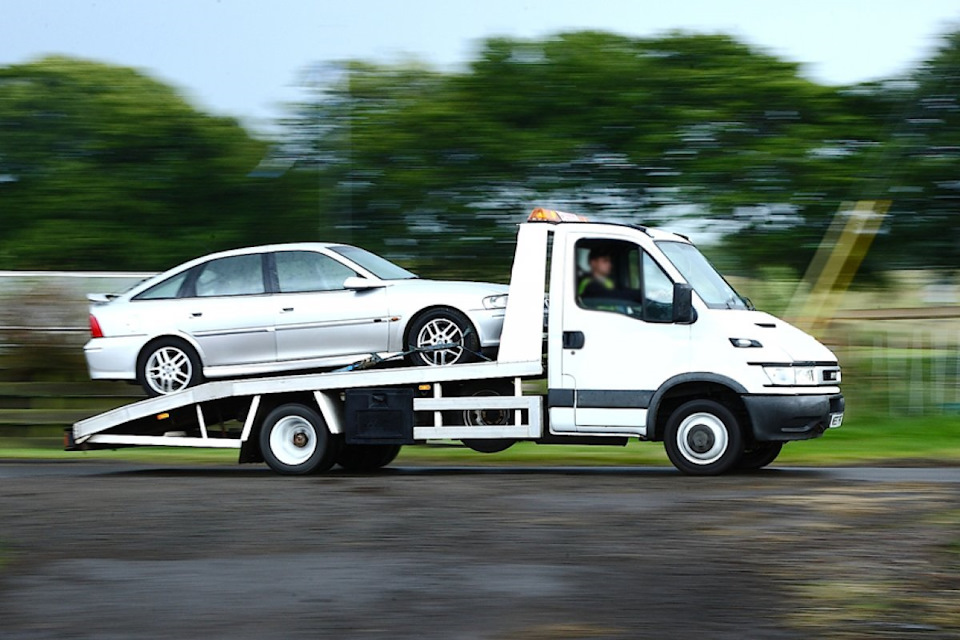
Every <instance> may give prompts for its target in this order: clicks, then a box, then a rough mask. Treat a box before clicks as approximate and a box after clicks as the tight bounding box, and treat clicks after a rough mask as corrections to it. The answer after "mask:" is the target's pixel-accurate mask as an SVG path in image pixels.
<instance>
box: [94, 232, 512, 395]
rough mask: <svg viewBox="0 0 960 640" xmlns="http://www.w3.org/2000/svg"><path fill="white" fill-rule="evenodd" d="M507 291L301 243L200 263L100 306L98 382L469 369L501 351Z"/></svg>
mask: <svg viewBox="0 0 960 640" xmlns="http://www.w3.org/2000/svg"><path fill="white" fill-rule="evenodd" d="M506 293H507V287H506V286H504V285H498V284H487V283H480V282H446V281H435V280H421V279H419V278H417V276H416V275H414V274H413V273H411V272H409V271H407V270H406V269H403V268H401V267H399V266H397V265H395V264H393V263H392V262H390V261H388V260H386V259H384V258H381V257H380V256H377V255H375V254H373V253H370V252H369V251H366V250H364V249H360V248H357V247H351V246H348V245H343V244H325V243H300V244H283V245H272V246H263V247H254V248H249V249H238V250H234V251H225V252H223V253H217V254H213V255H209V256H206V257H203V258H198V259H196V260H193V261H191V262H187V263H185V264H182V265H180V266H179V267H175V268H173V269H171V270H169V271H167V272H165V273H162V274H160V275H158V276H156V277H154V278H150V279H149V280H146V281H144V282H143V283H141V284H139V285H137V286H135V287H134V288H133V289H131V290H129V291H127V292H126V293H124V294H122V295H119V296H90V299H91V300H93V301H94V305H93V306H92V307H91V309H90V331H91V334H92V336H93V337H92V339H91V340H90V341H89V342H88V343H87V344H86V346H85V347H84V353H85V355H86V358H87V364H88V366H89V369H90V377H91V378H94V379H110V380H136V381H137V382H139V383H140V384H141V385H142V386H143V388H144V390H145V391H146V392H147V393H148V394H150V395H154V396H155V395H162V394H167V393H172V392H175V391H179V390H181V389H185V388H187V387H189V386H192V385H195V384H198V383H200V382H201V381H203V380H204V379H208V378H227V377H239V376H247V375H260V374H269V373H274V372H281V371H292V370H302V369H323V368H333V367H338V366H343V365H347V364H350V363H353V362H356V361H357V360H360V359H363V358H365V357H366V356H368V355H370V354H377V355H379V356H381V357H390V356H395V355H398V354H402V353H404V352H410V353H407V355H406V357H407V358H408V360H409V362H410V363H411V364H418V365H446V364H456V363H461V362H468V361H470V360H474V359H477V358H479V357H480V355H479V354H481V352H482V351H484V350H493V349H495V348H496V347H497V345H498V344H499V341H500V331H501V329H502V326H503V316H504V310H505V307H506V301H507V295H506Z"/></svg>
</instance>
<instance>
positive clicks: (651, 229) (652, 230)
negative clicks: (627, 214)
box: [524, 219, 692, 244]
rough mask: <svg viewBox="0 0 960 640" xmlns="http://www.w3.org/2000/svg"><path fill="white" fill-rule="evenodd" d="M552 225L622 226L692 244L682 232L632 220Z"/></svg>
mask: <svg viewBox="0 0 960 640" xmlns="http://www.w3.org/2000/svg"><path fill="white" fill-rule="evenodd" d="M544 222H546V221H528V222H526V223H524V224H544ZM549 224H551V225H557V226H577V227H621V228H627V229H634V230H636V231H641V232H643V233H645V234H646V235H648V236H650V237H651V238H652V239H654V240H669V241H673V242H685V243H687V244H692V243H691V242H690V238H688V237H687V236H685V235H683V234H680V233H673V232H671V231H665V230H663V229H658V228H656V227H648V226H645V225H642V224H636V223H632V222H621V221H618V220H583V219H581V220H557V221H549Z"/></svg>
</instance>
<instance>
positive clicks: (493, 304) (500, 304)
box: [483, 293, 507, 309]
mask: <svg viewBox="0 0 960 640" xmlns="http://www.w3.org/2000/svg"><path fill="white" fill-rule="evenodd" d="M483 308H484V309H506V308H507V294H506V293H500V294H497V295H495V296H487V297H486V298H484V299H483Z"/></svg>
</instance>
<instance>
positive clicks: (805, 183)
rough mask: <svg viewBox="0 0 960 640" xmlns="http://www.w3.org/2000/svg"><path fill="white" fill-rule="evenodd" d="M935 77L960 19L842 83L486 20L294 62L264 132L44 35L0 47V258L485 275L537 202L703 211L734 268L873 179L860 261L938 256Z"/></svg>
mask: <svg viewBox="0 0 960 640" xmlns="http://www.w3.org/2000/svg"><path fill="white" fill-rule="evenodd" d="M958 76H960V34H954V35H952V36H949V37H948V38H945V40H944V43H943V47H942V49H941V50H940V51H939V52H937V53H936V55H935V56H934V58H933V59H931V60H930V61H929V62H928V63H926V64H924V65H922V66H921V67H920V68H918V69H917V70H916V72H915V73H914V74H913V75H912V76H911V77H909V78H901V79H898V80H891V81H887V82H878V83H872V84H865V85H858V86H853V87H828V86H823V85H819V84H817V83H815V82H812V81H810V80H809V79H807V78H805V77H804V76H803V75H802V73H801V72H800V69H799V67H798V66H797V65H796V64H793V63H791V62H787V61H784V60H781V59H779V58H777V57H775V56H772V55H770V54H767V53H765V52H763V51H758V50H755V49H753V48H751V47H748V46H746V45H744V44H742V43H740V42H738V41H737V40H735V39H733V38H730V37H727V36H722V35H690V34H683V33H677V34H670V35H667V36H663V37H657V38H629V37H624V36H619V35H614V34H609V33H599V32H589V31H587V32H576V33H567V34H561V35H559V36H556V37H551V38H545V39H542V40H516V39H507V38H493V39H490V40H487V41H486V42H485V43H483V45H482V47H481V48H480V49H479V51H478V53H477V54H476V56H475V57H474V59H473V60H472V62H471V63H470V64H469V65H468V66H466V67H465V68H463V69H460V70H455V71H437V70H435V69H431V68H428V67H425V66H422V65H416V64H410V63H407V64H402V65H373V64H369V63H365V62H360V61H347V62H341V63H324V64H322V65H317V66H315V67H313V68H311V69H310V70H308V72H307V73H306V74H305V76H304V78H303V88H304V95H305V99H304V100H303V101H302V103H300V104H298V105H293V106H292V108H291V111H290V113H289V116H288V117H287V118H286V120H285V121H284V122H283V123H282V124H283V127H282V133H281V134H280V135H279V136H278V139H277V140H275V141H273V142H272V144H271V143H268V142H266V141H262V140H256V139H254V138H252V137H251V136H250V135H249V134H248V133H247V132H245V131H244V130H243V129H242V128H241V127H240V126H239V125H238V124H237V123H236V122H234V121H233V120H230V119H226V118H218V117H213V116H210V115H207V114H204V113H201V112H199V111H197V110H196V109H194V108H192V107H191V106H190V105H189V104H187V103H186V102H185V101H184V100H183V98H182V97H180V95H179V94H178V93H177V92H176V91H175V90H174V89H172V88H170V87H168V86H166V85H163V84H162V83H159V82H157V81H155V80H153V79H151V78H149V77H146V76H144V75H143V74H141V73H139V72H136V71H133V70H130V69H125V68H118V67H112V66H107V65H102V64H96V63H91V62H84V61H78V60H71V59H64V58H49V59H46V60H41V61H38V62H34V63H29V64H24V65H18V66H12V67H7V68H4V69H0V212H2V213H0V259H2V260H3V262H4V264H7V265H10V266H14V267H35V268H52V267H83V268H98V269H100V268H102V269H107V268H129V269H153V268H160V267H164V266H168V265H170V264H172V263H175V262H176V261H178V260H181V259H185V258H187V257H191V256H194V255H198V254H202V253H207V252H209V251H212V250H215V249H219V248H224V247H229V246H238V245H244V244H258V243H263V242H269V241H287V240H312V239H322V240H334V241H350V242H353V243H355V244H359V245H363V246H367V247H369V248H371V249H373V250H376V251H380V252H382V253H384V254H385V255H387V256H389V257H393V258H396V259H399V260H401V261H404V262H406V263H407V264H409V265H410V266H412V267H413V268H414V269H420V270H423V271H424V272H425V273H426V274H430V275H436V274H441V273H442V274H445V275H460V276H468V277H474V278H479V277H483V278H497V277H500V278H503V277H505V276H506V270H507V268H508V266H509V258H510V254H511V250H512V239H513V236H514V225H515V223H517V222H519V221H520V220H522V219H523V217H524V216H525V215H526V213H527V212H528V211H529V210H530V209H531V208H532V207H533V206H537V205H544V206H553V207H557V208H565V209H570V210H575V211H578V212H584V213H588V214H591V215H594V216H596V217H600V218H614V219H629V220H633V221H637V222H645V223H652V224H671V223H674V222H675V221H676V219H677V218H680V217H692V218H695V219H697V220H709V221H714V223H716V221H721V222H722V223H723V224H722V225H721V226H719V227H718V228H720V229H724V230H727V231H728V232H730V233H729V234H728V235H727V237H726V238H725V241H724V245H723V248H724V250H725V255H726V256H727V257H728V258H729V262H730V264H732V265H733V266H734V267H736V268H737V269H739V270H741V271H745V272H749V271H751V270H754V269H755V268H757V267H758V266H761V265H781V266H786V267H789V268H792V269H794V270H795V271H799V270H801V269H802V268H803V267H804V266H805V265H806V263H807V261H808V260H809V258H810V255H811V254H812V252H813V250H814V249H815V247H816V245H817V244H818V242H819V240H820V238H821V236H822V235H823V232H824V230H825V228H826V225H827V224H828V223H829V220H830V218H831V217H832V216H833V214H834V213H835V211H836V210H837V208H838V207H839V205H840V204H841V203H842V202H844V201H851V200H857V199H891V200H893V207H892V209H891V215H890V216H889V222H888V224H887V226H886V227H885V228H884V231H883V234H882V236H881V238H880V239H879V241H878V249H877V251H875V252H874V253H873V254H872V256H871V259H872V261H873V266H874V268H884V267H888V266H891V265H894V266H917V265H926V266H936V267H948V266H955V265H956V264H957V263H958V258H960V255H958V251H960V249H958V246H960V242H958V240H960V238H958V232H960V225H958V218H957V215H956V208H957V204H958V192H960V182H958V180H960V179H958V177H957V176H958V175H960V171H958V169H960V167H958V164H957V163H958V158H960V152H958V151H957V150H958V149H960V116H958V111H960V106H958V104H957V91H958V88H960V87H958V82H957V79H958ZM704 224H707V223H706V222H704Z"/></svg>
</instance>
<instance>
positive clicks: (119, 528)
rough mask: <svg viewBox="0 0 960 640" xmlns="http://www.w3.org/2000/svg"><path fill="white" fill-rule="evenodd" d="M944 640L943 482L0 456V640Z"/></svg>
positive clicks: (813, 473) (952, 623)
mask: <svg viewBox="0 0 960 640" xmlns="http://www.w3.org/2000/svg"><path fill="white" fill-rule="evenodd" d="M904 636H909V637H924V638H954V637H960V469H944V470H938V469H916V470H913V469H830V470H826V469H824V470H810V469H803V470H801V469H773V470H770V471H767V472H763V473H758V474H754V475H744V476H731V477H723V478H687V477H683V476H680V475H679V474H677V473H675V472H674V471H672V470H667V469H609V468H607V469H604V468H600V469H577V468H567V469H563V468H540V469H504V468H456V469H454V468H438V467H419V468H412V467H406V468H401V469H388V470H386V471H385V472H383V473H379V474H374V475H346V474H337V473H332V474H329V475H326V476H317V477H308V478H285V477H279V476H275V475H273V474H272V473H270V472H269V471H266V470H265V469H263V468H247V467H242V468H241V467H196V468H158V467H148V466H131V465H122V464H109V463H83V462H70V463H57V464H51V463H2V464H0V637H2V638H17V639H20V638H23V639H26V638H29V639H35V638H65V637H66V638H130V637H138V638H197V637H203V638H205V639H208V640H214V639H219V638H223V639H228V638H229V639H239V638H258V639H259V638H324V637H329V638H354V637H356V638H444V639H446V638H468V639H470V638H478V639H480V638H483V639H499V638H504V639H506V638H519V639H540V638H543V639H547V638H644V637H648V638H660V637H704V638H736V639H738V640H739V639H740V638H744V637H750V638H810V637H832V638H836V637H849V638H862V637H881V638H885V637H890V638H895V637H896V638H899V637H904Z"/></svg>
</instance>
